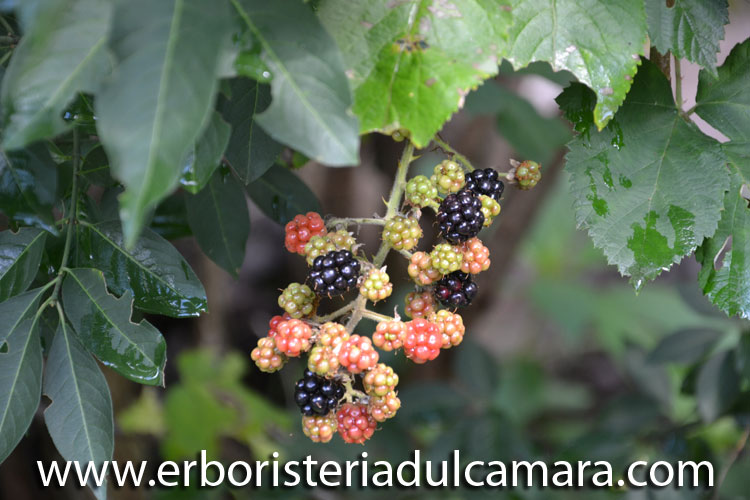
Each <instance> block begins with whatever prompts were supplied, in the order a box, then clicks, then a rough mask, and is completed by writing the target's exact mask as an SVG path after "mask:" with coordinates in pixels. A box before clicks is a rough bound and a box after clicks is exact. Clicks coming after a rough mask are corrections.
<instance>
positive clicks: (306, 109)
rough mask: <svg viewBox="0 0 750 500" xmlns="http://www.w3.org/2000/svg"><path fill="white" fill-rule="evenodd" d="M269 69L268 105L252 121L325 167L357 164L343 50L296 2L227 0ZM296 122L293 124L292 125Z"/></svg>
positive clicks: (354, 123)
mask: <svg viewBox="0 0 750 500" xmlns="http://www.w3.org/2000/svg"><path fill="white" fill-rule="evenodd" d="M231 3H232V5H233V6H234V8H235V10H236V11H237V15H238V16H239V18H240V19H241V20H242V22H244V23H245V25H246V26H247V27H248V29H249V30H250V31H251V32H252V33H253V34H254V35H255V36H256V37H257V39H258V41H259V42H260V44H261V45H262V46H263V50H264V60H265V61H266V63H267V64H268V66H269V68H270V70H271V72H272V73H273V75H274V77H273V81H272V82H271V93H272V95H273V100H272V101H271V105H270V106H269V107H268V109H266V110H265V111H264V112H263V113H261V114H259V115H257V116H256V117H255V118H254V119H253V120H254V121H257V123H259V124H260V126H261V127H263V128H264V129H265V130H266V132H268V133H269V135H271V137H273V138H274V139H276V140H277V141H279V142H282V143H284V144H287V145H289V146H291V147H292V148H294V149H296V150H299V151H301V152H303V153H305V154H306V155H307V156H309V157H311V158H314V159H316V160H317V161H319V162H321V163H325V164H327V165H334V166H338V165H356V164H357V163H359V133H358V130H359V128H358V123H357V119H356V118H355V117H354V116H353V115H352V114H351V112H350V111H349V108H350V107H351V104H352V97H351V91H350V89H349V85H348V82H347V81H346V76H345V74H344V67H343V64H342V61H341V54H340V53H339V49H338V48H337V47H336V44H335V43H334V41H333V40H332V39H331V37H330V35H329V34H328V33H326V31H325V30H324V29H323V27H322V26H321V24H320V22H319V21H318V18H317V17H316V16H315V14H314V13H313V11H312V10H311V9H310V8H309V6H307V5H305V4H303V3H301V2H298V1H297V0H276V1H275V2H274V8H273V9H269V8H268V2H266V1H265V0H231ZM291 124H294V125H293V126H290V125H291Z"/></svg>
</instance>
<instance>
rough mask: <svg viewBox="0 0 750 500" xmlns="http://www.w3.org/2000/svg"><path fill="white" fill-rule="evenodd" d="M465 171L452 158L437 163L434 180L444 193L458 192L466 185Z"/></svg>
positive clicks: (439, 189)
mask: <svg viewBox="0 0 750 500" xmlns="http://www.w3.org/2000/svg"><path fill="white" fill-rule="evenodd" d="M464 181H465V179H464V171H463V170H462V169H461V166H460V165H459V164H458V163H456V162H455V161H452V160H445V161H443V162H441V163H440V164H438V165H435V170H434V173H433V175H432V182H434V183H435V185H436V186H437V189H438V191H440V192H441V193H442V194H450V193H457V192H459V191H460V190H461V188H462V187H463V186H464Z"/></svg>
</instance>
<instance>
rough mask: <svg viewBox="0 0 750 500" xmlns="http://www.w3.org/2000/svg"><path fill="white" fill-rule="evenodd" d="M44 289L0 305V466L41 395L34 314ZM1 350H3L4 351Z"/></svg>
mask: <svg viewBox="0 0 750 500" xmlns="http://www.w3.org/2000/svg"><path fill="white" fill-rule="evenodd" d="M43 291H44V289H42V288H37V289H35V290H31V291H29V292H26V293H23V294H21V295H17V296H15V297H13V298H10V299H8V300H6V301H4V302H0V324H1V325H3V326H2V329H0V463H2V462H3V461H4V460H5V459H6V458H7V457H8V455H10V452H12V451H13V448H15V447H16V445H17V444H18V442H19V441H20V440H21V438H22V437H23V435H24V433H25V432H26V429H28V428H29V425H30V424H31V420H32V418H33V417H34V413H35V412H36V409H37V407H38V406H39V398H40V396H41V393H42V345H41V343H40V342H39V335H38V329H39V324H38V323H37V321H36V316H35V315H36V311H37V308H38V307H39V298H40V297H41V295H42V292H43ZM3 346H4V348H3Z"/></svg>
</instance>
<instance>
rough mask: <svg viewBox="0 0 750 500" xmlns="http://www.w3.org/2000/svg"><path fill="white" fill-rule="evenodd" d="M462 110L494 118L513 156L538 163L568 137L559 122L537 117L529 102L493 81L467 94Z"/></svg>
mask: <svg viewBox="0 0 750 500" xmlns="http://www.w3.org/2000/svg"><path fill="white" fill-rule="evenodd" d="M466 110H467V111H470V112H472V113H475V114H493V115H497V128H498V130H499V131H500V133H501V134H502V135H503V137H505V139H507V140H508V142H509V143H510V145H511V146H512V147H513V149H514V150H515V151H516V153H518V154H519V155H520V156H521V157H522V158H525V159H530V160H535V161H537V162H539V163H542V164H544V163H546V162H547V161H549V160H551V159H552V156H553V155H554V154H555V152H556V151H557V150H558V149H559V148H560V147H561V146H563V145H564V144H565V143H566V142H568V140H570V137H571V136H570V131H569V129H568V127H566V126H565V125H564V124H563V123H562V122H561V121H560V120H559V119H557V118H545V117H543V116H541V115H539V113H537V111H536V109H534V107H533V106H532V105H531V103H529V101H527V100H526V99H524V98H523V97H520V96H518V95H516V94H514V93H513V92H511V91H509V90H508V89H506V88H504V87H502V86H500V85H496V84H495V83H493V82H487V83H485V84H484V85H482V86H481V87H479V89H477V91H476V92H472V93H471V94H469V97H467V99H466Z"/></svg>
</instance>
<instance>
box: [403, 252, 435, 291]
mask: <svg viewBox="0 0 750 500" xmlns="http://www.w3.org/2000/svg"><path fill="white" fill-rule="evenodd" d="M407 272H408V273H409V276H411V278H412V279H413V280H414V282H415V283H416V284H417V285H420V286H427V285H431V284H432V283H434V282H435V281H437V280H439V279H440V276H442V274H440V271H438V270H437V269H435V268H434V267H432V257H431V256H430V254H428V253H427V252H416V253H415V254H414V255H412V256H411V260H410V261H409V268H408V269H407Z"/></svg>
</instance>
